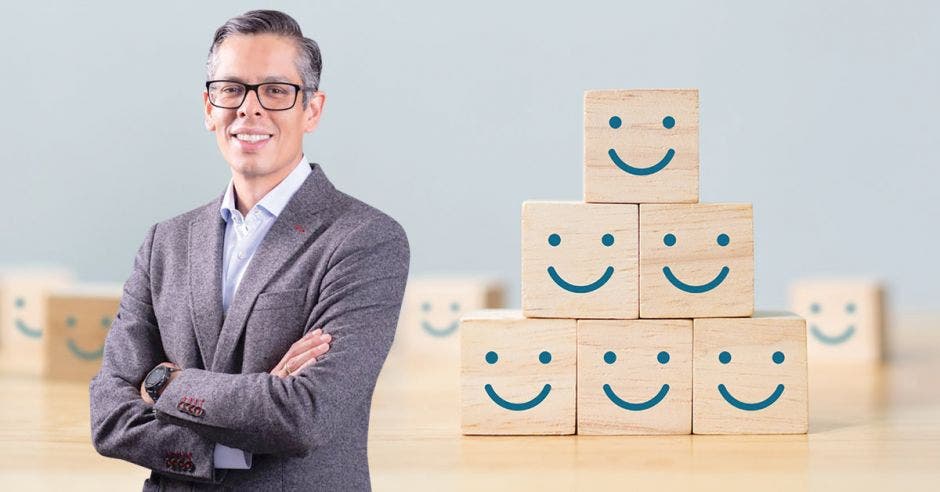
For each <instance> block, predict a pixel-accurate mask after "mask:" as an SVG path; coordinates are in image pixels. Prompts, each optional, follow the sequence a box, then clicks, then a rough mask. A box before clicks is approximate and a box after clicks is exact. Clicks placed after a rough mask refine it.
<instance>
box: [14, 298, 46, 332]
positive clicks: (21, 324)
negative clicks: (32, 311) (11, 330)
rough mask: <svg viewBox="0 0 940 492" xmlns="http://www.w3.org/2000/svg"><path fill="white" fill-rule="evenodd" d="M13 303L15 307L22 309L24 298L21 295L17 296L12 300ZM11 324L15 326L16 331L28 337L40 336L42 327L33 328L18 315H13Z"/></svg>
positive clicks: (24, 302)
mask: <svg viewBox="0 0 940 492" xmlns="http://www.w3.org/2000/svg"><path fill="white" fill-rule="evenodd" d="M13 305H14V306H15V307H16V309H23V308H24V307H26V299H24V298H22V297H17V298H16V300H15V301H13ZM13 325H14V326H16V329H17V331H19V332H20V333H22V334H23V335H26V336H27V337H29V338H41V337H42V328H33V327H32V326H29V325H28V324H26V322H25V321H23V320H22V319H20V318H19V317H16V316H14V318H13Z"/></svg>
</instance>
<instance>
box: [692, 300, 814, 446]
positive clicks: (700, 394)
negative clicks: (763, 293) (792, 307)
mask: <svg viewBox="0 0 940 492" xmlns="http://www.w3.org/2000/svg"><path fill="white" fill-rule="evenodd" d="M692 344H693V362H692V364H693V366H692V381H693V391H692V394H693V399H692V432H694V433H695V434H805V433H806V432H807V429H808V422H809V420H808V418H809V417H808V415H809V410H808V390H807V366H806V321H805V320H804V319H803V318H800V317H799V316H796V315H794V314H791V313H770V312H766V313H755V315H754V316H753V317H751V318H703V319H696V320H694V321H693V343H692ZM776 352H780V353H782V354H783V359H782V361H781V362H777V360H775V359H774V357H775V355H774V354H775V353H776ZM723 353H727V354H728V355H729V356H730V357H729V359H724V360H723V359H722V354H723ZM719 385H724V388H725V389H726V391H727V393H728V394H729V395H731V397H732V398H735V399H737V400H739V401H740V402H743V403H746V404H751V403H759V402H765V401H767V402H772V403H770V404H769V405H767V406H766V408H763V409H750V410H749V409H741V408H737V407H735V406H733V405H732V404H730V403H729V400H727V399H726V398H725V397H724V396H723V395H722V394H721V391H720V390H719ZM778 385H783V387H782V390H783V392H782V393H780V395H779V398H777V399H776V400H772V399H769V398H770V397H771V396H772V395H773V394H774V393H775V391H777V388H778Z"/></svg>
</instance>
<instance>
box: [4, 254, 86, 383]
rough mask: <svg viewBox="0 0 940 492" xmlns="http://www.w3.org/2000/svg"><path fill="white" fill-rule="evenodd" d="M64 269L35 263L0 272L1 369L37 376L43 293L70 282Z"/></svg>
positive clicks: (40, 365) (40, 367)
mask: <svg viewBox="0 0 940 492" xmlns="http://www.w3.org/2000/svg"><path fill="white" fill-rule="evenodd" d="M72 279H73V275H72V272H70V271H69V270H68V269H66V268H62V267H54V266H41V267H40V266H37V267H21V268H9V269H4V270H3V271H2V272H0V371H2V372H3V373H6V374H16V375H23V376H39V375H41V374H42V371H43V364H44V361H43V357H44V354H43V345H42V341H43V337H45V336H46V331H47V330H46V326H45V322H46V293H47V292H48V290H50V289H55V288H58V287H63V286H66V285H68V284H69V283H71V282H72Z"/></svg>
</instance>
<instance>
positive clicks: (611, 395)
mask: <svg viewBox="0 0 940 492" xmlns="http://www.w3.org/2000/svg"><path fill="white" fill-rule="evenodd" d="M656 360H657V361H658V362H659V363H660V364H662V365H666V364H668V363H669V352H666V351H665V350H663V351H662V352H660V353H659V354H657V356H656ZM604 362H606V363H607V364H613V363H614V362H617V354H616V353H614V352H613V351H607V352H606V353H604ZM603 389H604V394H605V395H607V398H608V399H609V400H610V401H611V402H612V403H613V404H614V405H617V406H618V407H620V408H622V409H624V410H630V411H631V412H640V411H643V410H649V409H650V408H653V407H655V406H656V405H658V404H659V402H661V401H663V398H666V394H668V393H669V385H668V384H663V385H662V386H661V387H660V388H659V391H658V392H657V393H656V394H655V395H654V396H653V397H652V398H650V399H648V400H646V401H644V402H640V403H633V402H629V401H627V400H624V399H622V398H620V397H619V396H617V394H616V393H615V392H614V390H613V388H611V386H610V385H609V384H606V383H605V384H604V386H603Z"/></svg>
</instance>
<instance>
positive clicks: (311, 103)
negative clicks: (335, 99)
mask: <svg viewBox="0 0 940 492" xmlns="http://www.w3.org/2000/svg"><path fill="white" fill-rule="evenodd" d="M325 104H326V94H324V93H323V92H319V91H317V92H314V93H313V94H311V95H310V99H308V100H307V107H305V108H304V133H310V132H312V131H313V130H314V129H316V127H317V124H319V123H320V115H322V114H323V106H324V105H325Z"/></svg>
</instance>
